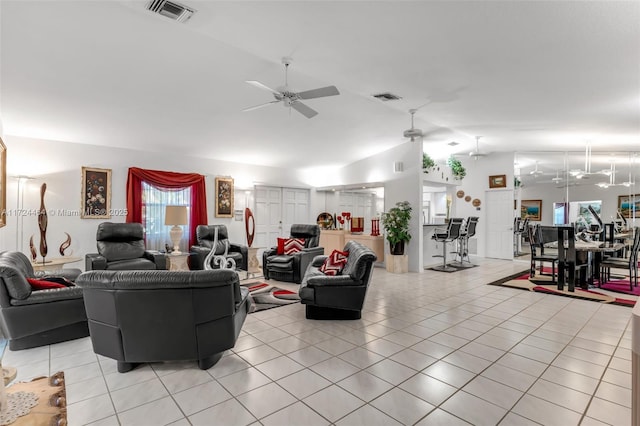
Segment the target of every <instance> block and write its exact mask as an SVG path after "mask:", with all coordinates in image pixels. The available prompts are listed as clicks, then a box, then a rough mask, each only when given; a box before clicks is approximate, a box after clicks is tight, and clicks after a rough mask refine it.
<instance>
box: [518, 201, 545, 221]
mask: <svg viewBox="0 0 640 426" xmlns="http://www.w3.org/2000/svg"><path fill="white" fill-rule="evenodd" d="M520 217H521V218H522V219H526V218H529V220H542V200H522V201H520Z"/></svg>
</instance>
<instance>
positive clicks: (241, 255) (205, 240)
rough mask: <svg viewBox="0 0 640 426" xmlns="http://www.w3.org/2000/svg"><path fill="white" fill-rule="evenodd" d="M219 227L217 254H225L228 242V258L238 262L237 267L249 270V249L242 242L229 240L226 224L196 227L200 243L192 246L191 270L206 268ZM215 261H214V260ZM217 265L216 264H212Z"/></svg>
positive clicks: (190, 256)
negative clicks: (206, 260)
mask: <svg viewBox="0 0 640 426" xmlns="http://www.w3.org/2000/svg"><path fill="white" fill-rule="evenodd" d="M216 228H217V229H218V242H217V243H216V247H215V252H214V253H215V254H219V255H221V254H223V253H224V251H225V245H226V244H228V251H227V258H231V259H233V260H234V261H235V262H236V268H237V269H242V270H243V271H246V270H247V263H248V258H249V249H248V248H247V246H243V245H241V244H234V243H232V242H230V241H229V233H228V232H227V227H226V226H225V225H198V227H197V228H196V239H197V242H198V244H197V245H193V246H191V249H190V250H189V251H190V254H189V267H190V269H191V270H201V269H205V267H204V260H205V259H206V257H207V256H208V255H209V253H210V252H211V249H212V248H213V246H214V240H215V230H216ZM212 263H213V262H212ZM211 266H212V267H214V268H215V267H216V265H211Z"/></svg>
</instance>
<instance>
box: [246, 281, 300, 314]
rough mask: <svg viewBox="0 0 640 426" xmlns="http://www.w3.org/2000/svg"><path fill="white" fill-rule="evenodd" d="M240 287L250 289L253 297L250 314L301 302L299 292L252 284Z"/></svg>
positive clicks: (257, 283) (263, 284)
mask: <svg viewBox="0 0 640 426" xmlns="http://www.w3.org/2000/svg"><path fill="white" fill-rule="evenodd" d="M240 285H241V286H243V287H245V288H248V289H249V296H250V297H251V310H250V311H249V313H252V312H258V311H264V310H265V309H271V308H277V307H280V306H285V305H290V304H292V303H298V302H300V297H298V293H297V292H293V291H289V290H285V289H282V288H279V287H276V286H273V285H271V284H267V283H261V282H250V283H244V284H240Z"/></svg>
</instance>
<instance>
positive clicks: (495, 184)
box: [489, 175, 507, 188]
mask: <svg viewBox="0 0 640 426" xmlns="http://www.w3.org/2000/svg"><path fill="white" fill-rule="evenodd" d="M506 187H507V175H494V176H489V188H506Z"/></svg>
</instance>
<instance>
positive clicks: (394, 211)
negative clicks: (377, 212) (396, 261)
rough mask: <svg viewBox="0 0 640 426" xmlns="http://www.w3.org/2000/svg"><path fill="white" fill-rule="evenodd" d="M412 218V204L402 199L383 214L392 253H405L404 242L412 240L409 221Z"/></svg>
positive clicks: (383, 224)
mask: <svg viewBox="0 0 640 426" xmlns="http://www.w3.org/2000/svg"><path fill="white" fill-rule="evenodd" d="M410 220H411V204H409V202H408V201H400V202H397V203H396V206H395V207H392V208H391V209H389V211H388V212H387V213H383V214H382V226H383V227H384V231H385V233H386V234H387V241H389V248H390V249H391V254H394V255H402V254H404V244H405V243H408V242H409V240H411V234H410V233H409V221H410Z"/></svg>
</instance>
